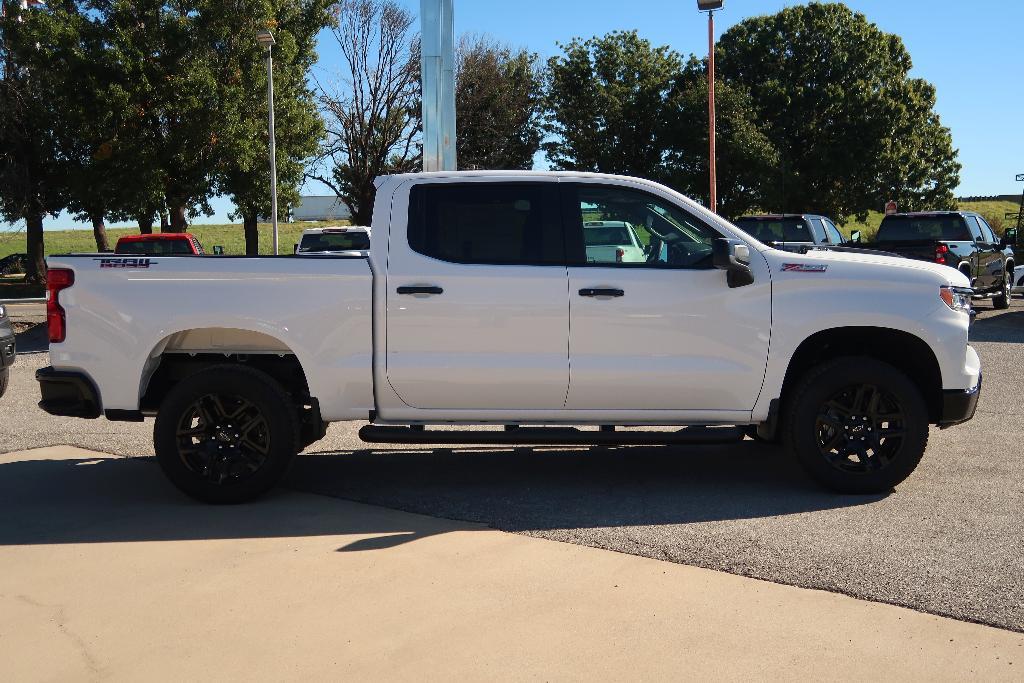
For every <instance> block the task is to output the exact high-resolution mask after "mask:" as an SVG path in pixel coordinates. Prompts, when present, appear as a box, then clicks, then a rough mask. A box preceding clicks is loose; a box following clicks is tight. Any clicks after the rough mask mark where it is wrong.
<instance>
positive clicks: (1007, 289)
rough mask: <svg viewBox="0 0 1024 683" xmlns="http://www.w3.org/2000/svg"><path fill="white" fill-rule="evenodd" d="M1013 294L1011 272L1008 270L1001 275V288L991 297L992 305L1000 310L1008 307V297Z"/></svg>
mask: <svg viewBox="0 0 1024 683" xmlns="http://www.w3.org/2000/svg"><path fill="white" fill-rule="evenodd" d="M1012 292H1013V271H1012V270H1008V271H1007V272H1006V273H1005V274H1004V275H1003V288H1002V289H1001V290H1000V291H999V294H996V295H995V296H994V297H992V305H993V306H994V307H995V308H998V309H1000V310H1003V309H1007V308H1009V307H1010V297H1011V296H1012Z"/></svg>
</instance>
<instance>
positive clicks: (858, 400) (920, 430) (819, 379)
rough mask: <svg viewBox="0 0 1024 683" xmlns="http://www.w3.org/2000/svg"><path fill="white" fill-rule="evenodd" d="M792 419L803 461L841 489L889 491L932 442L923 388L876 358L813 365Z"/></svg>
mask: <svg viewBox="0 0 1024 683" xmlns="http://www.w3.org/2000/svg"><path fill="white" fill-rule="evenodd" d="M787 422H788V424H787V429H786V437H787V442H788V444H789V446H790V447H791V448H792V450H793V452H794V454H795V455H796V458H797V460H798V461H799V462H800V464H801V465H802V466H803V468H804V469H805V470H806V471H807V472H808V473H809V474H810V475H811V476H812V477H813V478H814V479H816V480H817V481H818V482H820V483H822V484H824V485H825V486H827V487H829V488H831V489H833V490H836V491H840V492H842V493H883V492H887V491H890V490H891V489H892V488H893V487H894V486H896V485H897V484H899V483H900V482H902V481H903V480H904V479H906V478H907V477H908V476H910V474H911V473H912V472H913V471H914V469H915V468H916V467H917V464H918V463H919V462H920V461H921V457H922V456H923V455H924V451H925V448H926V447H927V445H928V410H927V406H926V405H925V402H924V399H923V398H922V397H921V393H920V391H918V389H917V387H916V386H914V384H913V383H912V382H911V381H910V380H909V379H908V378H907V376H906V375H904V374H903V373H902V372H900V371H899V370H897V369H896V368H894V367H893V366H891V365H888V364H887V363H882V362H880V361H877V360H874V359H872V358H860V357H847V358H838V359H836V360H833V361H831V362H828V363H826V364H824V365H822V366H820V367H818V368H815V369H814V370H812V371H810V372H809V373H808V374H807V375H805V376H804V377H803V378H802V379H801V380H800V382H799V383H798V385H797V387H796V390H795V391H794V393H793V399H792V401H791V403H790V410H789V417H788V421H787Z"/></svg>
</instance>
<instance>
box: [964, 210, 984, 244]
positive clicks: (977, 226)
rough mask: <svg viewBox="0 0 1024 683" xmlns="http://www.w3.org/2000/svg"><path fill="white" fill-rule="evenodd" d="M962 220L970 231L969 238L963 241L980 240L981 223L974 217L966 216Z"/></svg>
mask: <svg viewBox="0 0 1024 683" xmlns="http://www.w3.org/2000/svg"><path fill="white" fill-rule="evenodd" d="M964 220H965V221H966V222H967V227H968V228H970V230H971V236H970V237H965V238H964V239H973V240H974V241H978V240H980V239H982V237H983V236H982V234H981V223H979V222H978V219H977V218H975V217H974V216H967V218H965V219H964Z"/></svg>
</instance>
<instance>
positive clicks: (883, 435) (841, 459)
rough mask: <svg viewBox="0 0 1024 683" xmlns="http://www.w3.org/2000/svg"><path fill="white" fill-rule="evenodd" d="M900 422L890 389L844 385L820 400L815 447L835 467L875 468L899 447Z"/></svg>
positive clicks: (902, 433)
mask: <svg viewBox="0 0 1024 683" xmlns="http://www.w3.org/2000/svg"><path fill="white" fill-rule="evenodd" d="M903 425H904V416H903V409H902V407H901V406H900V404H899V402H898V401H897V400H896V398H895V396H893V395H892V394H891V393H890V392H887V391H885V390H884V389H882V388H881V387H879V386H876V385H872V384H855V385H851V386H847V387H844V388H843V389H842V390H840V391H837V392H836V393H834V394H833V395H832V396H831V397H829V398H828V399H827V400H825V401H823V402H822V404H821V408H820V409H819V411H818V417H817V422H816V425H815V429H816V431H817V435H818V438H817V441H818V451H819V452H820V453H821V455H822V457H823V458H825V460H826V461H827V462H828V463H829V464H830V465H831V466H832V467H835V468H836V469H839V470H843V471H845V472H853V473H865V472H875V471H878V470H881V469H883V468H884V467H886V465H888V464H889V462H890V461H891V460H892V458H893V457H894V456H895V455H896V453H897V452H898V451H899V449H900V447H901V445H902V441H903V437H904V436H905V433H906V432H905V430H904V426H903Z"/></svg>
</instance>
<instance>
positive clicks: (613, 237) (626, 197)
mask: <svg viewBox="0 0 1024 683" xmlns="http://www.w3.org/2000/svg"><path fill="white" fill-rule="evenodd" d="M562 187H563V188H564V192H565V193H566V196H565V201H566V214H567V216H569V217H570V218H569V220H570V221H571V222H570V223H568V224H567V230H568V231H569V234H568V235H566V239H567V241H568V243H569V244H570V248H571V249H573V251H570V255H571V258H570V262H571V263H576V264H583V263H586V264H589V265H611V266H626V267H669V268H710V267H712V263H711V241H712V240H713V239H714V238H716V237H720V235H719V234H718V233H717V232H716V231H715V230H713V229H711V228H710V227H709V226H707V225H705V224H704V223H703V222H702V221H700V220H698V219H697V218H696V217H694V216H692V215H690V214H689V213H688V212H686V211H684V210H683V209H682V208H680V207H679V206H676V205H675V204H674V203H672V202H669V201H665V200H663V199H660V198H658V197H655V196H654V195H652V194H649V193H647V192H642V191H640V190H632V189H628V188H624V187H618V186H615V185H603V184H595V185H583V184H562ZM595 230H598V231H601V232H600V233H596V234H595V235H594V236H593V237H592V236H591V234H592V231H595ZM606 238H607V239H606Z"/></svg>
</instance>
